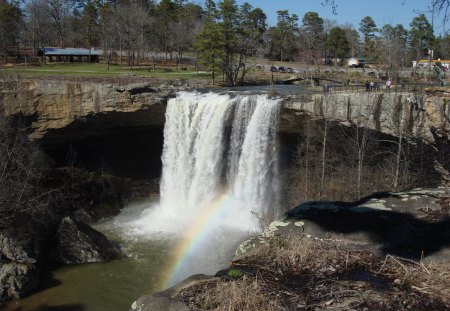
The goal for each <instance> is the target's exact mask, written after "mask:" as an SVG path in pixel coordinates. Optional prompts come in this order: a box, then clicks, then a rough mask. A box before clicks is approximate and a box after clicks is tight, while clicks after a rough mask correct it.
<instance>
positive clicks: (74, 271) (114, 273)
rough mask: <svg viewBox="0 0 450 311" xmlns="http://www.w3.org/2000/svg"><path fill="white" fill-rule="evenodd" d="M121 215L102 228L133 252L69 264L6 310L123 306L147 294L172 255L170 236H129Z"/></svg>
mask: <svg viewBox="0 0 450 311" xmlns="http://www.w3.org/2000/svg"><path fill="white" fill-rule="evenodd" d="M151 203H152V202H150V201H144V202H137V203H135V204H132V205H131V206H129V207H128V208H127V209H126V210H125V211H124V212H123V213H122V215H119V216H120V217H119V220H121V221H123V220H124V219H127V218H131V217H135V216H136V215H138V214H139V212H140V211H142V210H143V209H144V208H145V207H148V206H149V205H150V204H151ZM116 222H117V219H116V220H115V221H113V220H111V221H107V222H104V223H101V224H99V225H97V226H95V227H96V229H98V230H100V231H102V232H103V233H105V234H106V235H107V236H108V237H109V238H110V239H113V240H115V241H119V242H120V243H122V245H123V246H124V249H125V252H126V253H127V255H128V256H129V258H127V259H125V260H114V261H110V262H107V263H94V264H84V265H71V266H64V267H62V268H59V269H56V270H54V271H52V272H51V276H49V277H48V278H47V279H46V280H44V282H43V283H44V284H43V288H42V289H41V290H40V291H39V292H37V293H35V294H33V295H31V296H29V297H27V298H24V299H20V300H17V301H13V302H11V303H9V304H8V305H6V306H5V307H4V309H3V310H6V311H32V310H33V311H57V310H58V311H116V310H117V311H119V310H120V311H123V310H128V309H129V307H130V305H131V303H132V302H133V301H134V300H136V299H137V298H139V297H140V296H142V295H144V294H149V293H152V292H154V291H156V290H159V289H160V288H158V287H159V286H160V285H159V284H160V283H161V282H160V280H161V279H162V278H163V277H164V275H163V274H164V271H163V269H162V268H161V267H164V265H165V263H166V262H167V260H168V259H169V257H170V255H171V254H170V252H171V250H170V248H171V244H172V243H173V242H171V241H170V240H169V239H164V238H161V237H160V238H159V239H151V240H150V239H148V240H143V239H135V240H133V239H132V238H130V237H127V236H126V235H125V234H124V233H123V232H122V231H121V230H120V228H117V226H116V224H117V223H116Z"/></svg>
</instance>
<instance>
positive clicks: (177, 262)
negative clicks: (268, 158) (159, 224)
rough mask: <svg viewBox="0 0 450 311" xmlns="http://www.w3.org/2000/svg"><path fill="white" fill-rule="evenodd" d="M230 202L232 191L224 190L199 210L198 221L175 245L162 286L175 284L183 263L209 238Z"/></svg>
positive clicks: (163, 287)
mask: <svg viewBox="0 0 450 311" xmlns="http://www.w3.org/2000/svg"><path fill="white" fill-rule="evenodd" d="M230 203H231V194H230V192H229V191H222V192H221V193H220V194H219V195H218V196H217V197H216V199H214V200H212V201H211V202H210V203H209V204H205V206H204V207H203V208H202V209H201V210H200V211H199V213H198V218H197V219H196V221H194V222H193V223H192V225H191V226H190V228H189V230H188V231H186V232H185V234H184V235H183V238H182V239H180V241H179V242H178V243H177V244H176V245H175V248H174V249H175V251H174V255H173V256H172V258H171V260H170V261H169V263H168V265H167V268H166V273H164V277H163V279H162V280H161V283H160V284H161V286H160V288H162V289H165V288H167V287H169V286H172V285H174V283H175V281H176V279H175V278H176V277H177V276H178V274H179V272H180V271H181V269H182V268H183V264H185V263H186V262H187V260H188V259H190V258H192V256H193V254H195V253H196V251H197V250H198V247H199V246H200V245H201V244H202V242H203V241H205V240H206V239H207V238H208V233H209V232H210V231H211V229H213V228H214V227H215V226H216V225H217V223H218V222H220V221H221V219H222V216H223V215H224V214H225V212H226V210H227V208H228V207H229V206H230Z"/></svg>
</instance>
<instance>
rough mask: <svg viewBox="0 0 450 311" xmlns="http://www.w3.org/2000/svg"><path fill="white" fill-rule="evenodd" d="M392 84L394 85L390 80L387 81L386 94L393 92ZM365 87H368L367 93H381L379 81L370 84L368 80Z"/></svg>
mask: <svg viewBox="0 0 450 311" xmlns="http://www.w3.org/2000/svg"><path fill="white" fill-rule="evenodd" d="M391 84H392V82H391V80H390V79H388V80H387V81H386V92H387V93H390V92H391ZM365 85H366V92H379V91H380V82H378V81H375V82H373V81H371V82H369V81H367V80H366V84H365Z"/></svg>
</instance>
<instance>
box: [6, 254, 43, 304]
mask: <svg viewBox="0 0 450 311" xmlns="http://www.w3.org/2000/svg"><path fill="white" fill-rule="evenodd" d="M38 284H39V282H38V273H37V270H36V269H35V267H34V266H33V265H27V264H20V263H12V262H9V263H0V305H1V302H4V301H7V300H10V299H18V298H21V297H24V296H25V295H27V294H28V293H30V292H31V291H32V290H34V289H35V288H36V287H37V285H38Z"/></svg>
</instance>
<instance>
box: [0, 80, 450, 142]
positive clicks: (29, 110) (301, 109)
mask: <svg viewBox="0 0 450 311" xmlns="http://www.w3.org/2000/svg"><path fill="white" fill-rule="evenodd" d="M143 81H144V82H139V83H130V84H128V85H123V86H122V85H117V84H115V83H105V82H101V81H98V82H96V81H95V80H94V81H83V82H80V81H65V80H45V79H36V80H19V81H9V82H0V100H1V101H2V102H3V103H4V109H5V113H6V114H8V115H18V114H22V115H24V116H27V117H28V118H29V120H30V122H31V125H32V133H31V134H30V137H31V138H33V139H37V140H40V141H41V142H42V143H44V144H57V143H60V142H62V141H67V137H70V140H80V139H83V138H87V137H99V136H103V135H106V134H108V133H110V132H112V131H118V130H122V131H123V130H124V129H131V128H139V127H160V128H161V127H163V125H164V121H165V108H166V103H167V100H168V98H170V97H171V96H174V94H175V93H176V92H177V91H180V90H189V89H192V88H191V87H190V86H187V85H186V84H183V83H175V82H174V83H172V84H171V85H167V84H162V83H161V82H158V81H147V80H143ZM448 94H450V93H449V92H448V88H439V89H437V90H436V89H426V90H425V93H424V92H422V93H417V94H416V93H406V92H405V93H403V92H402V93H394V92H392V93H345V92H338V93H326V94H313V95H311V94H301V95H287V96H285V97H284V101H283V105H282V109H281V113H280V129H279V130H280V132H282V133H299V132H302V131H303V129H304V125H305V120H306V119H311V118H323V117H326V118H328V119H329V120H334V121H338V122H343V123H345V122H352V123H354V124H357V125H361V126H365V127H370V128H372V129H374V130H377V131H380V132H383V133H387V134H392V135H398V133H399V132H400V129H402V130H404V131H406V132H407V133H408V134H411V135H415V136H420V137H425V138H428V139H429V140H430V141H433V139H434V137H433V132H432V131H431V130H432V129H435V130H437V132H439V133H444V134H445V135H448V131H449V127H450V122H449V120H450V104H449V103H448V100H449V96H448Z"/></svg>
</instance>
